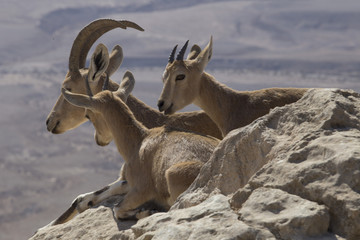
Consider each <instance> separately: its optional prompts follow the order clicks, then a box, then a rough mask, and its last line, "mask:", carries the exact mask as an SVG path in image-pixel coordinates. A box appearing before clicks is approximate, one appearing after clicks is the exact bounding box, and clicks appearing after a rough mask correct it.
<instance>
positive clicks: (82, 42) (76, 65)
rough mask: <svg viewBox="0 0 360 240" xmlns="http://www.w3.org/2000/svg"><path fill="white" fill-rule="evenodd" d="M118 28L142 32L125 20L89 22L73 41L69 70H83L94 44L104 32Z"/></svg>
mask: <svg viewBox="0 0 360 240" xmlns="http://www.w3.org/2000/svg"><path fill="white" fill-rule="evenodd" d="M118 27H119V28H123V29H126V28H127V27H131V28H134V29H137V30H139V31H144V29H143V28H142V27H140V26H139V25H137V24H136V23H133V22H131V21H127V20H121V21H116V20H113V19H98V20H95V21H93V22H91V23H90V24H89V25H87V26H86V27H84V28H83V29H82V30H81V31H80V32H79V34H78V35H77V37H76V39H75V40H74V43H73V46H72V47H71V52H70V57H69V70H70V71H79V69H80V68H84V67H85V63H86V56H87V54H88V52H89V50H90V48H91V47H92V45H93V44H94V42H95V41H96V40H98V39H99V38H100V37H101V36H102V35H103V34H105V33H106V32H108V31H110V30H112V29H114V28H118Z"/></svg>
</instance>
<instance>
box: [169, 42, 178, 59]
mask: <svg viewBox="0 0 360 240" xmlns="http://www.w3.org/2000/svg"><path fill="white" fill-rule="evenodd" d="M177 46H178V45H176V46H175V47H174V49H173V50H172V52H171V54H170V57H169V63H172V62H173V61H174V59H175V52H176V48H177Z"/></svg>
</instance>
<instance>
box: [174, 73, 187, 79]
mask: <svg viewBox="0 0 360 240" xmlns="http://www.w3.org/2000/svg"><path fill="white" fill-rule="evenodd" d="M184 79H185V74H180V75H177V76H176V79H175V80H176V81H179V80H184Z"/></svg>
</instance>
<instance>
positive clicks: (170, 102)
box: [158, 38, 212, 114]
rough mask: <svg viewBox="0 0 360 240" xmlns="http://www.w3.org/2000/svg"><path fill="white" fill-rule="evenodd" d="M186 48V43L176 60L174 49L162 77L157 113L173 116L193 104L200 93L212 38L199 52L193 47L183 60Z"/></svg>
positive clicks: (197, 48) (209, 56)
mask: <svg viewBox="0 0 360 240" xmlns="http://www.w3.org/2000/svg"><path fill="white" fill-rule="evenodd" d="M186 46H187V43H186V44H185V46H184V47H183V48H182V49H181V50H180V52H179V54H178V56H177V57H176V60H175V58H174V53H175V50H176V47H175V48H174V50H173V51H172V53H171V55H170V58H169V63H168V64H167V66H166V68H165V71H164V74H163V77H162V80H163V83H164V86H163V90H162V93H161V95H160V98H159V101H158V107H159V111H161V112H162V111H164V113H165V114H173V113H175V112H176V111H178V110H180V109H182V108H184V107H185V106H187V105H189V104H191V103H192V102H194V100H195V99H196V97H197V96H198V94H199V91H200V79H201V76H202V73H203V71H204V69H205V67H206V65H207V63H208V62H209V60H210V58H211V53H212V38H211V39H210V42H209V44H208V45H207V46H206V47H205V49H204V50H203V51H201V52H200V51H199V47H198V46H197V45H194V46H193V47H192V49H191V52H190V54H189V56H188V58H187V59H186V60H183V55H184V53H185V50H186ZM179 55H180V56H179Z"/></svg>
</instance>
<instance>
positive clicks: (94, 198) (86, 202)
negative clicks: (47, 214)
mask: <svg viewBox="0 0 360 240" xmlns="http://www.w3.org/2000/svg"><path fill="white" fill-rule="evenodd" d="M127 191H128V184H127V182H126V181H125V180H122V177H120V178H119V179H118V180H116V181H115V182H113V183H111V184H109V185H108V186H106V187H104V188H102V189H100V190H98V191H94V192H89V193H85V194H81V195H79V196H78V197H77V198H75V200H74V201H73V203H72V204H71V207H70V208H69V209H68V210H66V211H65V212H64V213H63V214H62V215H61V216H60V217H58V218H57V219H56V220H54V221H53V222H52V223H51V226H52V225H57V224H62V223H65V222H67V221H69V220H71V219H72V218H74V217H75V216H76V215H77V214H79V213H82V212H83V211H85V210H87V209H89V208H91V207H93V206H95V205H97V204H99V203H101V202H102V201H104V200H106V199H108V198H110V197H112V196H114V195H122V194H125V193H127Z"/></svg>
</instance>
